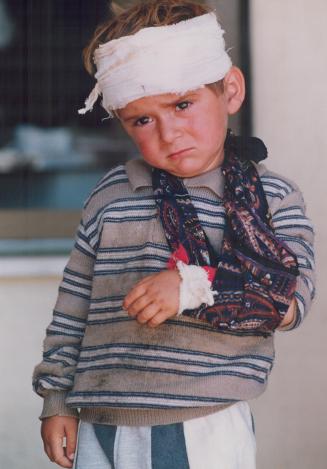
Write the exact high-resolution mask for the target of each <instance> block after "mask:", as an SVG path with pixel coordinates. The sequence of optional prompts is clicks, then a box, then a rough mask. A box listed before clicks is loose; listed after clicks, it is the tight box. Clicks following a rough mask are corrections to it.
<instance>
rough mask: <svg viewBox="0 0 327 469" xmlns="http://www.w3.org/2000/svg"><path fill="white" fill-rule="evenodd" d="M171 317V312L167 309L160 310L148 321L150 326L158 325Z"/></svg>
mask: <svg viewBox="0 0 327 469" xmlns="http://www.w3.org/2000/svg"><path fill="white" fill-rule="evenodd" d="M169 317H171V315H170V314H168V313H167V312H165V311H159V312H158V313H157V314H156V315H155V316H153V317H152V319H151V320H150V321H149V322H148V324H147V325H148V326H149V327H157V326H159V325H160V324H162V323H163V322H165V321H166V320H167V319H168V318H169Z"/></svg>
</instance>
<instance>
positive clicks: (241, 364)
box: [79, 351, 267, 373]
mask: <svg viewBox="0 0 327 469" xmlns="http://www.w3.org/2000/svg"><path fill="white" fill-rule="evenodd" d="M106 358H109V359H112V358H124V360H126V359H128V358H129V359H131V360H139V361H146V362H151V361H152V362H156V363H160V362H162V363H174V364H175V365H187V366H198V367H202V368H226V367H230V366H234V367H243V368H248V369H250V370H254V371H259V372H262V373H266V372H267V368H264V367H262V366H259V365H255V364H253V363H247V362H246V361H244V362H238V361H236V360H235V359H234V360H233V361H232V363H231V364H229V363H208V362H201V361H198V360H189V359H188V360H186V359H180V358H168V357H160V356H159V355H158V356H154V357H149V356H148V355H139V354H131V353H126V352H125V351H124V352H122V353H112V352H111V353H105V354H102V355H96V356H93V357H92V359H93V363H96V362H97V361H98V360H103V359H106ZM89 362H90V358H89V357H80V359H79V363H89ZM84 369H87V368H83V370H84Z"/></svg>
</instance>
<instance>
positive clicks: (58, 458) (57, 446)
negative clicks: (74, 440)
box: [51, 437, 73, 468]
mask: <svg viewBox="0 0 327 469" xmlns="http://www.w3.org/2000/svg"><path fill="white" fill-rule="evenodd" d="M62 443H63V441H62V438H61V437H59V438H55V439H53V441H52V443H51V453H52V458H51V461H53V462H55V463H56V464H59V466H61V467H67V468H71V467H73V463H72V461H70V460H69V459H68V458H67V457H66V456H65V448H64V447H63V445H62Z"/></svg>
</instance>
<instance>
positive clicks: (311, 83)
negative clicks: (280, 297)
mask: <svg viewBox="0 0 327 469" xmlns="http://www.w3.org/2000/svg"><path fill="white" fill-rule="evenodd" d="M251 14H252V15H251V19H252V24H251V34H252V62H253V83H252V87H253V93H254V95H253V106H254V116H253V117H254V133H255V134H256V135H258V136H260V137H262V138H263V139H264V140H265V142H266V144H267V146H268V148H269V150H270V151H269V160H268V165H269V167H270V168H271V169H273V170H275V171H277V172H280V173H281V174H284V175H285V176H287V177H289V178H290V179H292V180H294V181H295V182H297V183H298V185H299V186H300V188H301V189H302V191H303V193H304V198H305V200H306V204H307V209H308V214H309V216H310V217H311V218H312V219H313V222H314V224H315V228H316V234H317V238H316V250H317V268H318V296H317V298H316V301H315V304H314V306H313V308H312V310H311V312H310V316H309V317H308V318H307V319H306V321H305V323H304V324H303V325H302V327H301V328H300V329H299V330H297V331H294V332H292V333H279V334H277V340H276V352H277V357H276V358H277V359H276V365H275V370H274V371H273V373H272V376H271V380H270V385H269V387H268V391H267V392H266V393H265V394H264V395H263V396H262V398H260V399H259V400H258V401H257V402H255V403H253V405H254V409H255V417H256V423H257V439H258V448H259V455H258V469H308V468H309V467H314V468H315V469H325V468H326V447H327V428H326V427H327V426H326V421H327V411H326V391H327V378H326V373H325V371H324V370H325V369H326V364H325V360H326V357H327V345H326V343H327V342H326V332H327V329H326V326H327V319H326V314H325V312H326V309H327V300H326V295H324V294H323V291H324V288H325V282H326V279H327V250H326V248H325V240H326V239H327V223H326V213H327V210H326V198H327V189H326V187H327V186H326V175H327V136H326V124H327V89H326V73H327V41H326V17H327V2H326V0H314V1H313V2H308V1H306V0H297V1H294V0H273V1H269V2H267V1H262V0H251Z"/></svg>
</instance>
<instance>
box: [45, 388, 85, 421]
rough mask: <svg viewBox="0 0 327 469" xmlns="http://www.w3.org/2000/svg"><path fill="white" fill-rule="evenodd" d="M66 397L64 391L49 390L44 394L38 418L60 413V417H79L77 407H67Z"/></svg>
mask: <svg viewBox="0 0 327 469" xmlns="http://www.w3.org/2000/svg"><path fill="white" fill-rule="evenodd" d="M66 397H67V393H66V392H62V391H50V392H48V393H47V394H46V396H45V397H44V401H43V410H42V413H41V415H40V417H39V418H40V420H42V419H45V418H47V417H53V416H54V415H60V416H62V417H76V418H79V413H78V411H77V409H74V408H72V407H67V406H66V404H65V401H66Z"/></svg>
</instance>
